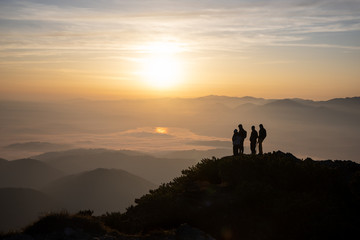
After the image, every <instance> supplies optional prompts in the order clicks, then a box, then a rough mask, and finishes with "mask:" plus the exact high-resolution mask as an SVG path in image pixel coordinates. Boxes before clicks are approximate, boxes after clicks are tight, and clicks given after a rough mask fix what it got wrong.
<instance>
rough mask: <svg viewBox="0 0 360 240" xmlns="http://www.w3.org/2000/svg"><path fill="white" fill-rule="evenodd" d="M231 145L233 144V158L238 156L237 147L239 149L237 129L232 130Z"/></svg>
mask: <svg viewBox="0 0 360 240" xmlns="http://www.w3.org/2000/svg"><path fill="white" fill-rule="evenodd" d="M232 143H233V154H234V156H238V155H239V147H240V135H239V133H238V130H237V129H235V130H234V134H233V136H232Z"/></svg>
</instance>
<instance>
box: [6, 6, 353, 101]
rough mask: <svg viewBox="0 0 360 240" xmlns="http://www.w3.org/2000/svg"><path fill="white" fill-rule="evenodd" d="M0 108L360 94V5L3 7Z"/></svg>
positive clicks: (319, 98) (317, 98)
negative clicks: (12, 103)
mask: <svg viewBox="0 0 360 240" xmlns="http://www.w3.org/2000/svg"><path fill="white" fill-rule="evenodd" d="M0 36H1V37H0V99H15V100H18V99H21V100H23V99H43V100H44V99H73V98H94V99H123V98H129V99H134V98H157V97H199V96H205V95H210V94H214V95H227V96H254V97H263V98H295V97H299V98H307V99H314V100H326V99H331V98H336V97H352V96H359V95H360V94H359V93H360V68H359V65H360V64H359V63H360V0H344V1H342V0H318V1H315V0H292V1H288V0H287V1H285V0H266V1H265V0H264V1H263V0H251V1H250V0H236V1H234V0H224V1H218V0H198V1H189V0H183V1H170V0H146V1H138V0H132V1H117V0H96V1H84V0H77V1H73V0H62V1H55V0H27V1H17V0H0Z"/></svg>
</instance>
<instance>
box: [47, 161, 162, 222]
mask: <svg viewBox="0 0 360 240" xmlns="http://www.w3.org/2000/svg"><path fill="white" fill-rule="evenodd" d="M155 187H156V185H155V184H153V183H151V182H149V181H147V180H145V179H143V178H140V177H138V176H135V175H133V174H131V173H128V172H126V171H123V170H119V169H103V168H99V169H95V170H91V171H88V172H82V173H79V174H75V175H70V176H65V177H63V178H60V179H58V180H56V181H54V182H52V183H51V184H49V185H48V186H46V187H45V188H44V189H42V191H43V192H44V193H46V194H47V195H49V196H51V197H52V198H54V199H57V201H59V202H60V203H61V204H62V207H64V208H65V209H67V210H69V211H70V212H77V211H80V210H83V209H91V210H94V212H95V214H97V215H99V214H104V213H106V212H112V211H121V212H122V211H124V210H125V208H126V207H129V206H130V205H131V204H133V203H134V200H135V198H138V197H140V196H142V195H143V194H146V193H147V192H148V191H149V190H150V189H154V188H155Z"/></svg>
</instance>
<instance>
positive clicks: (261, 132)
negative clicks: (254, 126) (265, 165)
mask: <svg viewBox="0 0 360 240" xmlns="http://www.w3.org/2000/svg"><path fill="white" fill-rule="evenodd" d="M259 127H260V130H259V154H263V149H262V142H263V141H264V139H265V138H266V130H265V128H264V126H263V125H262V124H260V125H259Z"/></svg>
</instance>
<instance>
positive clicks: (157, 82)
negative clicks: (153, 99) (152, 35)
mask: <svg viewBox="0 0 360 240" xmlns="http://www.w3.org/2000/svg"><path fill="white" fill-rule="evenodd" d="M144 49H145V50H144V55H145V57H144V58H142V61H141V62H142V69H141V72H140V74H141V76H142V79H143V80H144V81H145V82H146V84H147V85H148V86H150V87H152V88H156V89H170V88H173V87H176V86H177V85H178V84H179V83H180V81H181V78H182V72H183V64H182V61H181V58H180V57H179V52H180V51H181V49H180V47H179V46H178V45H176V44H171V43H151V44H148V45H146V46H145V47H144Z"/></svg>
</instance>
